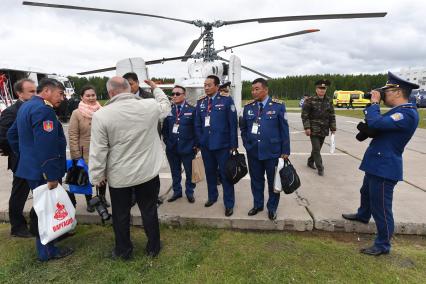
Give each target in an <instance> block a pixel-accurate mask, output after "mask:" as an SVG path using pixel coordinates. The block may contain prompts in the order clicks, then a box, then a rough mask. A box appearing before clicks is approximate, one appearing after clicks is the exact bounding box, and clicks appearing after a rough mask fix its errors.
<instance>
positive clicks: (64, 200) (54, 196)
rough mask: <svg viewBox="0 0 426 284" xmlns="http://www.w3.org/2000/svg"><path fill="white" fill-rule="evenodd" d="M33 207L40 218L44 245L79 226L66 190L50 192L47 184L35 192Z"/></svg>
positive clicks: (40, 231)
mask: <svg viewBox="0 0 426 284" xmlns="http://www.w3.org/2000/svg"><path fill="white" fill-rule="evenodd" d="M33 206H34V210H35V212H36V213H37V217H38V231H39V234H40V241H41V243H42V244H43V245H45V244H47V243H48V242H51V241H52V240H54V239H56V238H58V237H59V236H61V235H63V234H65V233H67V232H69V231H71V230H72V229H74V228H75V226H76V225H77V220H76V219H75V208H74V206H73V205H72V203H71V200H70V198H69V197H68V194H67V193H66V192H65V189H64V188H63V187H62V186H61V185H60V184H58V187H57V188H55V189H52V190H49V188H48V187H47V184H44V185H40V186H39V187H37V188H36V189H34V190H33Z"/></svg>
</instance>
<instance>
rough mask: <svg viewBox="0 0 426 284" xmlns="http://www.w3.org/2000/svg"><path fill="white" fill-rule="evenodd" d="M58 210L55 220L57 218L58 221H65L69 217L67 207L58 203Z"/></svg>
mask: <svg viewBox="0 0 426 284" xmlns="http://www.w3.org/2000/svg"><path fill="white" fill-rule="evenodd" d="M56 208H57V209H56V211H55V215H54V216H53V218H55V219H56V220H64V219H65V218H66V217H67V216H68V212H67V210H66V209H65V205H64V204H61V203H59V202H58V203H56Z"/></svg>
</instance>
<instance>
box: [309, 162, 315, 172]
mask: <svg viewBox="0 0 426 284" xmlns="http://www.w3.org/2000/svg"><path fill="white" fill-rule="evenodd" d="M308 167H310V168H311V169H314V170H316V169H317V167H315V164H314V162H309V161H308Z"/></svg>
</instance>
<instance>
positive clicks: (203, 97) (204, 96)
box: [197, 95, 207, 101]
mask: <svg viewBox="0 0 426 284" xmlns="http://www.w3.org/2000/svg"><path fill="white" fill-rule="evenodd" d="M206 97H207V95H203V96H201V97H199V98H198V99H197V101H200V100H202V99H205V98H206Z"/></svg>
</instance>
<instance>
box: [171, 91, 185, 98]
mask: <svg viewBox="0 0 426 284" xmlns="http://www.w3.org/2000/svg"><path fill="white" fill-rule="evenodd" d="M180 95H183V93H179V92H176V93H172V97H174V96H177V97H179V96H180Z"/></svg>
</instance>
